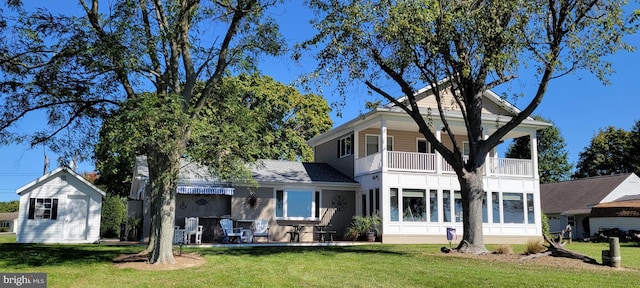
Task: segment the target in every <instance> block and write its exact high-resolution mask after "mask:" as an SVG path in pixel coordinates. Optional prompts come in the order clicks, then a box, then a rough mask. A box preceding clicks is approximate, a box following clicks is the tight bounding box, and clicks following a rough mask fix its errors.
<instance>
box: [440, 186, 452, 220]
mask: <svg viewBox="0 0 640 288" xmlns="http://www.w3.org/2000/svg"><path fill="white" fill-rule="evenodd" d="M442 216H443V218H442V221H444V222H451V191H450V190H444V191H442Z"/></svg>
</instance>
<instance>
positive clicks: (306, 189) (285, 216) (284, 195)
mask: <svg viewBox="0 0 640 288" xmlns="http://www.w3.org/2000/svg"><path fill="white" fill-rule="evenodd" d="M278 191H282V215H281V216H278V215H277V213H278V212H277V207H276V209H275V211H274V216H275V218H276V219H277V220H304V221H319V219H318V217H316V215H317V214H318V212H317V211H316V207H317V206H318V205H316V202H318V203H321V202H320V201H321V200H320V198H321V197H322V192H320V193H318V194H319V195H318V197H316V193H317V192H318V191H321V190H319V189H315V188H314V187H279V188H277V189H274V191H273V195H274V197H273V198H274V199H275V201H276V206H277V205H278V204H277V203H278ZM301 192H309V193H311V202H310V203H309V205H310V206H311V207H310V211H311V212H310V213H311V215H310V216H309V217H299V216H297V217H289V216H288V210H289V209H288V206H289V203H288V201H289V199H288V198H289V193H301ZM316 198H318V199H316Z"/></svg>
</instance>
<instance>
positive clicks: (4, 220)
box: [0, 212, 18, 233]
mask: <svg viewBox="0 0 640 288" xmlns="http://www.w3.org/2000/svg"><path fill="white" fill-rule="evenodd" d="M17 224H18V212H8V213H0V232H11V233H15V232H16V226H17Z"/></svg>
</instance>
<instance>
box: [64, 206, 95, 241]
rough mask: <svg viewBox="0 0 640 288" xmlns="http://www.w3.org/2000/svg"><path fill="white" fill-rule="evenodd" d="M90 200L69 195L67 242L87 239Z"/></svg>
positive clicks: (66, 219)
mask: <svg viewBox="0 0 640 288" xmlns="http://www.w3.org/2000/svg"><path fill="white" fill-rule="evenodd" d="M88 210H89V198H88V197H87V196H74V195H69V196H68V199H67V205H66V211H65V212H66V213H65V214H66V216H65V218H64V233H65V237H64V238H65V240H86V239H87V215H88Z"/></svg>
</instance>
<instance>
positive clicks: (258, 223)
mask: <svg viewBox="0 0 640 288" xmlns="http://www.w3.org/2000/svg"><path fill="white" fill-rule="evenodd" d="M251 228H253V233H252V236H253V237H252V239H251V242H256V237H267V243H268V242H269V220H266V219H257V220H254V221H253V227H251Z"/></svg>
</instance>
